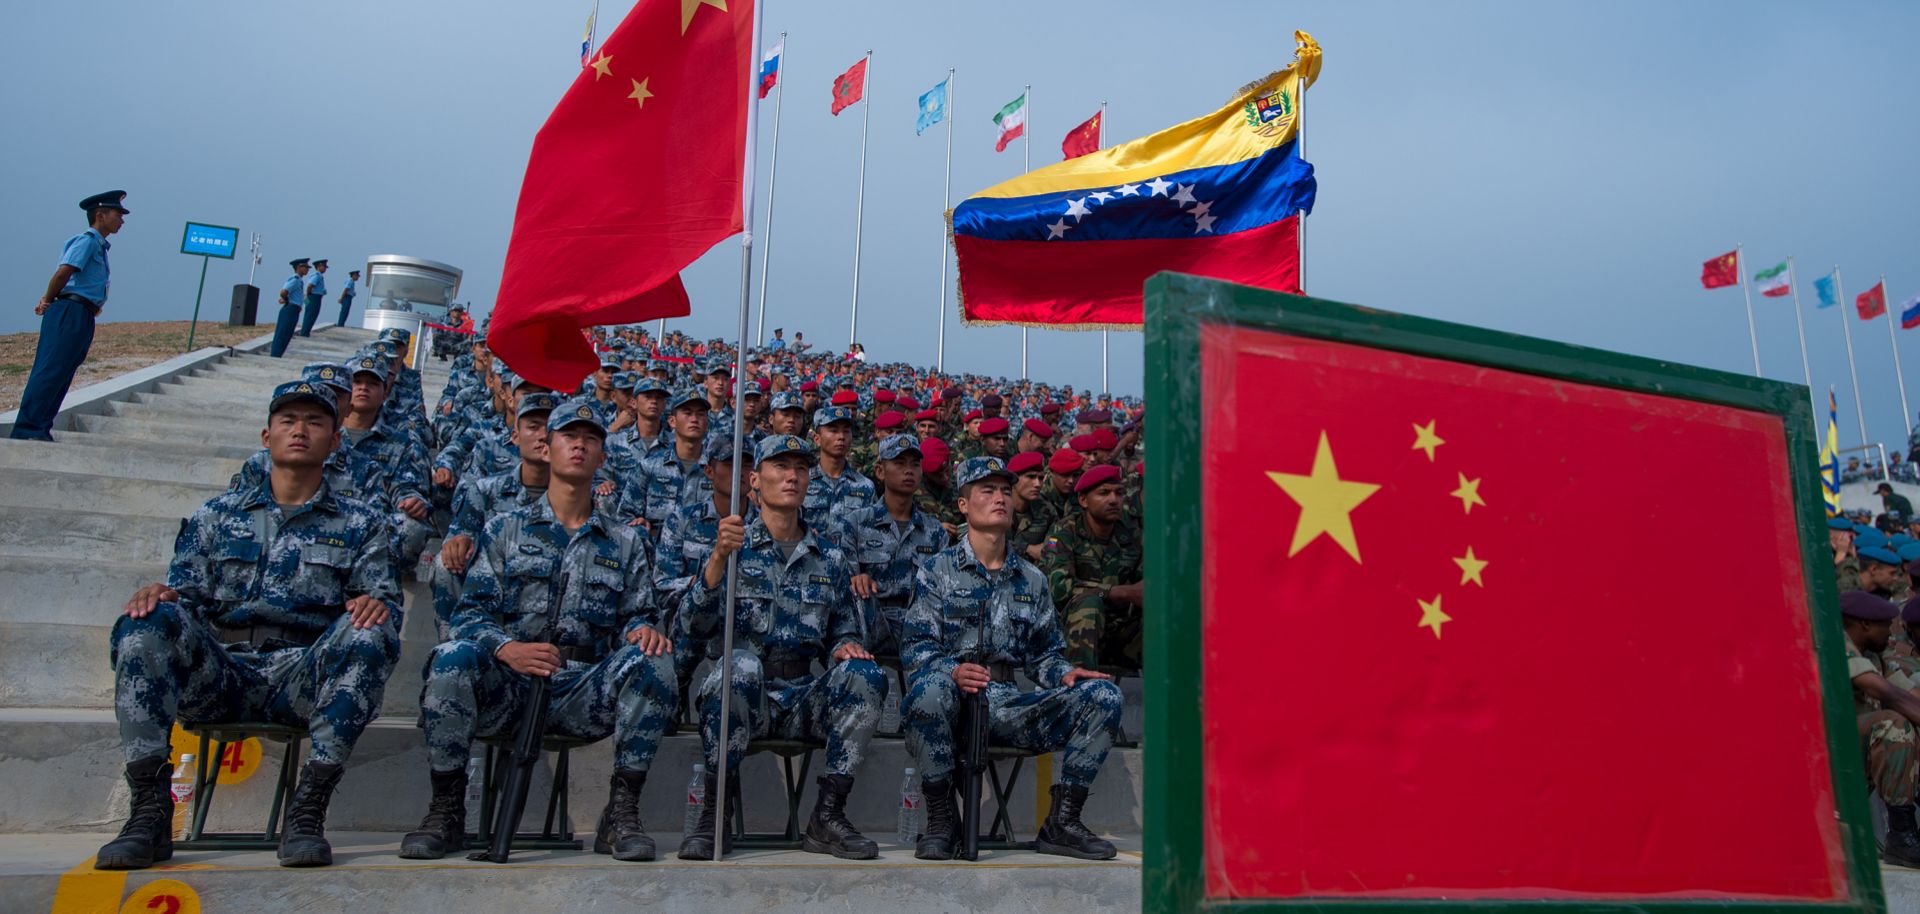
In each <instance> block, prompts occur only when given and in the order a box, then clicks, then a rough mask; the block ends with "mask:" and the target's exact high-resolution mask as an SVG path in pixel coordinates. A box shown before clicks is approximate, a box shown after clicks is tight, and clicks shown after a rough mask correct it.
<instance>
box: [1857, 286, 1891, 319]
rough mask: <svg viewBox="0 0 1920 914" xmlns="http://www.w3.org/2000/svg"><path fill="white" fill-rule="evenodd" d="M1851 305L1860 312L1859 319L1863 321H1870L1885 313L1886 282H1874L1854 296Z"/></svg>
mask: <svg viewBox="0 0 1920 914" xmlns="http://www.w3.org/2000/svg"><path fill="white" fill-rule="evenodd" d="M1853 307H1854V309H1855V310H1857V311H1859V312H1860V319H1861V320H1863V321H1870V320H1873V319H1874V318H1876V317H1879V316H1880V315H1882V314H1885V313H1887V284H1886V283H1885V282H1879V283H1875V284H1874V287H1873V288H1871V289H1868V290H1867V291H1865V292H1862V293H1860V294H1859V295H1856V296H1854V298H1853Z"/></svg>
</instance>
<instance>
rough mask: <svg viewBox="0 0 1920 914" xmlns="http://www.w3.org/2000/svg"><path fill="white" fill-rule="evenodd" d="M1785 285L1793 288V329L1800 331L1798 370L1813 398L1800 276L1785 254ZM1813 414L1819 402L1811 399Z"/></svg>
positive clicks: (1789, 257)
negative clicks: (1802, 312)
mask: <svg viewBox="0 0 1920 914" xmlns="http://www.w3.org/2000/svg"><path fill="white" fill-rule="evenodd" d="M1787 285H1788V286H1789V287H1791V288H1792V289H1793V329H1795V330H1797V331H1799V333H1800V372H1801V373H1802V374H1804V375H1806V378H1807V399H1809V400H1813V367H1812V364H1811V363H1809V362H1808V361H1807V323H1806V321H1805V320H1802V319H1801V317H1800V276H1799V274H1797V273H1795V272H1794V267H1793V255H1791V254H1789V255H1787ZM1813 411H1814V414H1815V415H1818V414H1819V412H1820V403H1819V401H1818V400H1813Z"/></svg>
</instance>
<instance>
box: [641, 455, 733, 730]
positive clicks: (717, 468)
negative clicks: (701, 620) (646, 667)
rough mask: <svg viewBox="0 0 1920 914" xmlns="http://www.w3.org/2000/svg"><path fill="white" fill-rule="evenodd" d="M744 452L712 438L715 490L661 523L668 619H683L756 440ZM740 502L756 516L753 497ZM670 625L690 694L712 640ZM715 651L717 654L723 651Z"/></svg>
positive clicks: (658, 587) (704, 460)
mask: <svg viewBox="0 0 1920 914" xmlns="http://www.w3.org/2000/svg"><path fill="white" fill-rule="evenodd" d="M740 453H741V456H743V457H745V458H746V459H745V460H744V461H736V460H735V459H734V453H733V439H732V438H731V437H728V438H720V437H710V438H708V439H707V446H706V450H705V452H704V453H702V454H701V456H700V464H701V467H702V468H703V469H702V472H704V473H705V474H706V478H707V481H708V482H709V483H711V484H712V486H713V496H712V497H710V498H708V499H706V500H705V501H701V502H696V503H694V504H690V505H683V506H681V507H680V509H679V510H677V511H675V512H674V513H673V515H672V516H671V517H668V518H667V522H666V523H664V524H662V525H660V544H659V545H658V546H657V547H655V549H654V559H653V587H654V592H655V594H656V596H657V599H658V600H659V601H660V615H661V618H663V619H677V617H678V613H679V612H680V611H681V601H682V599H683V598H684V597H685V596H686V592H687V588H689V587H692V586H693V578H694V576H695V575H697V574H699V573H700V566H701V565H702V564H704V563H705V562H706V560H707V555H708V553H711V552H712V551H713V539H714V536H715V535H716V533H717V532H718V531H719V529H720V518H723V517H726V516H727V515H728V514H730V513H732V500H733V472H734V467H735V464H736V463H752V462H753V450H752V446H751V445H746V444H742V445H741V452H740ZM740 504H741V507H742V508H744V509H745V511H744V513H745V514H746V516H748V517H752V516H753V505H752V503H751V502H750V501H748V500H747V499H745V498H743V499H741V502H740ZM669 631H670V633H671V636H672V638H673V669H674V681H675V682H676V683H677V684H678V685H679V688H680V694H681V695H682V696H685V695H689V694H691V692H690V690H689V687H690V686H691V685H692V684H693V672H694V670H695V668H697V667H699V666H700V661H701V660H704V659H707V657H708V654H709V651H708V645H707V643H706V642H705V641H704V640H698V639H695V638H694V637H693V636H692V635H691V634H689V633H688V632H687V629H686V626H683V625H678V624H673V625H672V626H671V628H670V630H669ZM713 656H714V657H715V658H716V659H717V658H718V656H719V655H718V654H717V653H716V654H714V655H713Z"/></svg>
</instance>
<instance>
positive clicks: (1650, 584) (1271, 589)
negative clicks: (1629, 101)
mask: <svg viewBox="0 0 1920 914" xmlns="http://www.w3.org/2000/svg"><path fill="white" fill-rule="evenodd" d="M1201 383H1202V384H1203V385H1204V386H1203V388H1202V391H1203V392H1202V395H1201V403H1203V404H1204V406H1203V415H1202V416H1201V417H1200V418H1201V421H1202V422H1203V423H1204V424H1203V426H1202V428H1203V429H1204V434H1205V438H1204V440H1205V441H1206V442H1207V444H1206V452H1205V453H1204V454H1203V455H1202V458H1201V459H1202V495H1203V498H1204V530H1205V540H1204V542H1205V544H1206V546H1205V553H1204V558H1203V568H1202V573H1201V579H1202V584H1201V593H1202V601H1203V606H1202V617H1201V618H1202V626H1203V628H1202V645H1203V646H1202V651H1203V652H1204V653H1203V661H1202V662H1203V667H1204V673H1203V678H1202V689H1203V702H1202V707H1203V708H1204V709H1205V711H1206V721H1205V723H1204V724H1203V733H1204V735H1205V742H1204V750H1203V759H1204V766H1205V769H1204V772H1203V775H1204V778H1203V783H1204V785H1205V786H1204V791H1203V797H1204V808H1203V816H1204V824H1203V834H1205V835H1206V836H1208V837H1207V840H1206V843H1205V847H1206V851H1207V858H1206V870H1205V873H1206V891H1207V894H1208V895H1209V896H1210V897H1218V898H1297V897H1304V896H1325V897H1331V898H1348V899H1363V898H1372V899H1382V898H1400V899H1410V898H1437V897H1442V896H1444V897H1448V898H1451V899H1453V900H1456V901H1458V900H1461V899H1472V898H1486V899H1520V898H1533V899H1543V898H1558V899H1567V898H1581V897H1628V898H1633V899H1648V900H1651V899H1656V898H1657V899H1659V900H1672V899H1680V898H1686V899H1705V898H1716V897H1720V898H1725V897H1727V896H1739V897H1744V898H1753V897H1756V896H1766V897H1772V898H1792V899H1821V900H1834V899H1841V898H1845V897H1849V895H1848V893H1847V891H1846V886H1847V881H1846V880H1847V875H1846V872H1845V870H1844V868H1843V867H1844V857H1843V850H1842V847H1843V845H1842V841H1841V836H1840V832H1839V827H1838V826H1839V823H1838V822H1837V820H1836V818H1835V801H1834V795H1833V785H1832V775H1831V771H1832V769H1831V768H1830V761H1829V758H1828V750H1827V741H1826V734H1825V730H1824V728H1823V727H1822V725H1821V721H1822V713H1823V712H1822V706H1821V697H1820V696H1821V693H1820V688H1819V681H1818V676H1817V673H1816V671H1815V657H1814V652H1813V648H1812V634H1811V631H1810V623H1809V619H1810V610H1809V608H1808V605H1807V599H1806V588H1805V584H1804V582H1803V578H1802V573H1801V567H1802V566H1801V555H1800V546H1799V541H1798V538H1797V535H1796V529H1797V528H1796V525H1795V520H1794V519H1795V513H1794V510H1793V502H1792V487H1791V486H1790V485H1788V483H1787V480H1788V479H1789V478H1790V476H1789V474H1788V463H1787V451H1786V444H1785V434H1784V432H1783V429H1782V425H1781V423H1780V421H1779V420H1778V419H1777V418H1775V417H1773V416H1771V415H1766V414H1760V413H1753V412H1747V411H1743V410H1738V409H1732V408H1726V407H1719V406H1713V405H1707V404H1702V403H1698V402H1692V401H1687V400H1680V399H1673V398H1668V397H1661V396H1652V395H1645V394H1637V393H1626V392H1621V391H1618V390H1613V389H1608V388H1602V387H1595V386H1589V385H1584V384H1578V383H1570V382H1566V381H1559V380H1546V379H1542V378H1538V377H1534V376H1530V375H1523V374H1516V373H1511V372H1506V371H1501V370H1495V369H1490V368H1484V367H1479V366H1474V365H1467V364H1461V363H1457V362H1450V361H1443V360H1438V359H1432V358H1423V357H1416V356H1410V355H1404V354H1398V353H1392V352H1385V351H1381V350H1376V349H1370V348H1363V347H1359V346H1353V345H1346V344H1340V343H1331V342H1323V341H1315V340H1307V339H1303V338H1299V337H1293V336H1286V335H1281V334H1277V333H1272V332H1267V331H1260V330H1251V329H1235V328H1224V327H1216V328H1212V329H1208V330H1206V331H1204V333H1203V336H1202V340H1201ZM1687 467H1712V468H1713V471H1712V476H1713V482H1712V485H1711V486H1710V487H1709V488H1704V489H1703V488H1702V487H1701V486H1700V485H1697V484H1689V483H1688V482H1687V481H1686V480H1684V479H1682V478H1677V477H1676V476H1675V473H1676V471H1679V470H1682V469H1683V468H1687ZM1725 492H1738V493H1741V494H1740V497H1738V498H1719V497H1715V495H1714V493H1725ZM1852 786H1855V785H1850V787H1852ZM1857 789H1865V787H1864V785H1857Z"/></svg>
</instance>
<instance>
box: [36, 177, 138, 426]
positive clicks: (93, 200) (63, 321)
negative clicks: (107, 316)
mask: <svg viewBox="0 0 1920 914" xmlns="http://www.w3.org/2000/svg"><path fill="white" fill-rule="evenodd" d="M126 199H127V192H126V191H124V190H110V191H107V192H106V193H104V194H94V195H93V196H91V197H88V198H86V199H85V200H82V201H80V208H81V209H83V210H86V211H87V230H86V231H84V232H81V233H80V234H78V235H75V236H73V237H72V238H68V239H67V246H66V249H65V250H64V251H62V252H61V254H60V265H59V266H57V267H55V268H54V270H53V278H52V279H51V280H48V282H47V293H46V294H45V295H42V296H40V304H39V305H38V306H37V307H35V308H34V309H33V313H35V314H38V315H40V345H39V348H38V349H36V350H35V351H34V354H33V372H32V373H31V374H29V375H27V388H26V391H25V392H24V393H23V394H22V395H21V397H20V414H19V416H18V417H17V418H15V419H14V423H13V437H15V438H32V439H38V440H40V441H52V440H53V434H52V432H51V430H52V428H53V418H54V416H55V415H57V414H59V412H60V401H62V400H65V399H66V398H67V388H68V387H71V386H72V385H73V373H74V372H76V371H79V370H80V363H81V362H84V361H86V360H87V350H88V349H89V348H92V346H93V319H94V318H95V317H98V316H99V315H100V307H101V306H102V305H105V304H106V303H107V285H108V271H107V249H108V248H111V247H113V245H111V244H108V243H107V236H108V235H111V234H113V233H114V232H117V231H120V226H121V225H122V224H124V223H125V222H126V217H127V214H128V210H127V208H126V207H125V206H123V205H122V204H123V203H124V202H125V201H126Z"/></svg>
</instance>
